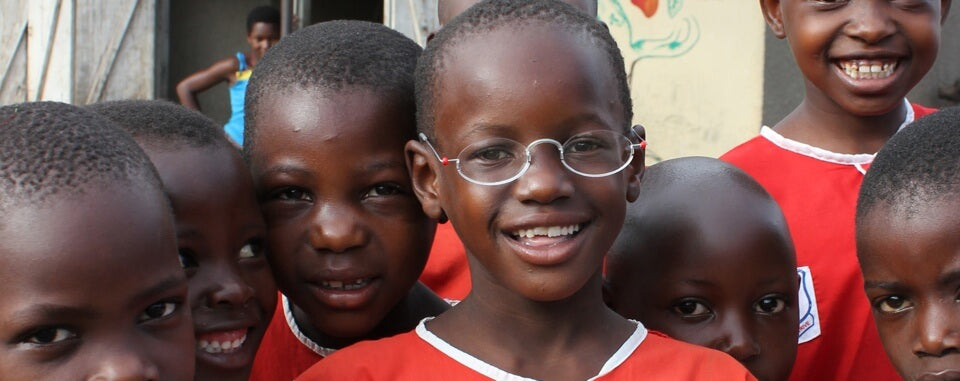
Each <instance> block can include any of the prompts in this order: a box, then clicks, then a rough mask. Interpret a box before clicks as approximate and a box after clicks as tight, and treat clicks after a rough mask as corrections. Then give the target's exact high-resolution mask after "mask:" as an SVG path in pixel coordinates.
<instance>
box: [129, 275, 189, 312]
mask: <svg viewBox="0 0 960 381" xmlns="http://www.w3.org/2000/svg"><path fill="white" fill-rule="evenodd" d="M186 285H187V279H186V277H185V276H184V275H183V274H182V273H181V274H176V275H171V276H169V277H167V278H164V279H163V280H161V281H159V282H157V283H155V284H153V285H152V286H150V287H147V288H145V289H143V290H141V291H139V292H137V293H136V294H134V295H133V297H131V298H130V301H131V302H130V303H131V304H134V305H139V304H141V303H142V302H143V301H144V300H147V299H153V298H155V297H156V296H157V295H159V294H162V293H165V292H167V291H170V290H171V289H176V288H178V287H186Z"/></svg>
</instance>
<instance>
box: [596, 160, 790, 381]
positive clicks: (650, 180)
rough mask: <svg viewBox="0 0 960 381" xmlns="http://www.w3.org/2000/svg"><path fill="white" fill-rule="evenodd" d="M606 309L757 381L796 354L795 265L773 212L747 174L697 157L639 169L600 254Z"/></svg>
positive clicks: (773, 378)
mask: <svg viewBox="0 0 960 381" xmlns="http://www.w3.org/2000/svg"><path fill="white" fill-rule="evenodd" d="M604 275H605V282H604V288H603V291H604V297H605V299H606V300H607V303H608V305H609V306H610V308H613V309H614V310H615V311H617V312H619V313H620V314H622V315H623V316H625V317H628V318H631V319H637V320H640V321H642V322H643V323H644V324H646V325H647V326H648V327H649V328H650V329H655V330H658V331H661V332H664V333H666V334H668V335H670V337H673V338H676V339H679V340H683V341H686V342H689V343H694V344H698V345H703V346H705V347H710V348H714V349H718V350H721V351H724V352H726V353H728V354H729V355H730V356H733V358H735V359H737V360H739V361H740V363H742V364H743V365H744V366H745V367H747V369H749V370H750V372H751V373H753V375H754V376H756V377H757V378H758V379H760V380H764V381H777V380H786V379H787V377H788V376H789V375H790V369H791V368H792V367H793V361H794V358H795V357H796V354H797V336H798V334H797V332H798V331H797V326H798V316H799V314H798V313H797V305H798V301H797V277H798V275H797V262H796V259H794V254H793V244H792V243H791V242H790V232H789V231H788V230H787V223H786V221H784V218H783V213H782V212H780V207H779V206H777V203H776V202H774V201H773V198H771V197H770V195H769V194H767V192H766V191H764V190H763V188H762V187H761V186H760V184H758V183H757V182H756V181H754V180H753V179H752V178H751V177H750V176H749V175H747V174H746V173H744V172H743V171H741V170H739V169H737V168H736V167H734V166H733V165H731V164H727V163H724V162H722V161H719V160H717V159H710V158H705V157H686V158H680V159H673V160H667V161H664V162H661V163H657V164H655V165H653V166H651V167H650V168H647V170H646V172H645V173H644V175H643V181H642V182H641V183H640V196H639V200H638V201H637V202H635V203H633V204H631V205H630V207H629V208H627V218H626V221H625V222H624V224H623V230H621V231H620V236H619V237H617V241H616V242H615V243H614V244H613V248H612V249H611V250H610V253H609V254H608V255H607V262H606V273H605V274H604Z"/></svg>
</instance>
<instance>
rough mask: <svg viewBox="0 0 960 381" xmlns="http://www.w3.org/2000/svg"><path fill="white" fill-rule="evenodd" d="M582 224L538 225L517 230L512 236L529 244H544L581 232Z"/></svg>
mask: <svg viewBox="0 0 960 381" xmlns="http://www.w3.org/2000/svg"><path fill="white" fill-rule="evenodd" d="M581 227H582V226H581V224H573V225H563V226H560V225H558V226H537V227H533V228H529V229H520V230H515V231H513V232H512V233H510V237H511V238H513V239H515V240H517V241H520V242H521V243H523V244H526V245H528V246H544V245H550V244H553V243H557V242H560V241H563V240H565V239H567V238H570V237H573V236H575V235H577V233H579V232H580V229H581Z"/></svg>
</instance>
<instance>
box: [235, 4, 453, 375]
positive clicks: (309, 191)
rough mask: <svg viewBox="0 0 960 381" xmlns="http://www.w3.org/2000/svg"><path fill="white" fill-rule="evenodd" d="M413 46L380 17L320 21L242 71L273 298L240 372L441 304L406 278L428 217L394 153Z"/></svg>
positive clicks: (405, 126) (424, 244)
mask: <svg viewBox="0 0 960 381" xmlns="http://www.w3.org/2000/svg"><path fill="white" fill-rule="evenodd" d="M420 51H421V49H420V47H419V46H417V44H416V43H414V42H413V41H411V40H410V39H408V38H406V37H404V36H403V35H401V34H400V33H398V32H395V31H393V30H390V29H389V28H387V27H385V26H383V25H379V24H373V23H367V22H360V21H332V22H327V23H321V24H318V25H314V26H311V27H308V28H304V29H301V30H300V31H297V32H296V33H294V34H291V35H290V36H288V37H285V38H284V39H283V40H282V41H280V43H279V44H277V46H275V47H273V48H271V49H270V50H269V51H267V53H266V55H265V56H264V57H263V60H261V61H260V64H259V65H258V66H257V68H256V69H254V73H253V77H252V78H251V80H250V81H251V82H250V88H249V92H248V96H247V114H246V115H247V122H248V123H247V127H248V128H247V130H246V132H245V133H246V139H245V141H246V142H247V144H245V145H244V146H243V150H244V154H245V156H246V158H247V160H248V162H249V164H250V170H251V172H252V174H253V181H254V187H255V188H256V191H257V194H258V197H259V200H260V208H261V210H262V211H263V214H264V219H265V221H266V224H267V252H268V253H269V254H268V256H267V258H268V260H269V262H270V265H271V268H272V270H273V273H274V276H275V278H276V281H277V286H278V287H279V288H280V291H281V292H282V295H281V296H280V301H279V303H278V305H277V310H276V312H275V314H274V319H273V322H272V323H271V324H270V326H269V327H268V328H267V333H266V335H265V336H264V338H263V342H262V344H261V346H260V350H259V352H258V353H257V357H256V359H255V360H254V366H253V371H252V374H251V379H252V380H291V379H293V378H294V377H296V376H297V375H299V374H300V373H301V372H303V371H304V370H306V369H307V368H309V367H310V366H311V365H313V363H315V362H317V361H318V360H320V359H322V358H324V357H326V356H328V355H330V354H331V353H333V352H334V351H335V350H337V349H339V348H342V347H345V346H347V345H350V344H353V343H355V342H357V341H360V340H367V339H377V338H382V337H387V336H391V335H395V334H398V333H401V332H406V331H409V330H411V329H413V328H414V327H416V325H417V323H418V322H419V321H420V320H421V319H422V318H424V317H427V316H434V315H437V314H439V313H440V312H443V311H445V310H446V309H447V308H448V307H449V305H447V303H446V302H444V300H443V299H441V298H439V297H438V296H436V295H435V294H433V293H432V292H431V291H430V290H429V289H427V288H426V287H425V286H423V285H422V284H420V283H418V282H417V277H419V276H420V272H421V271H422V270H423V266H424V263H425V262H426V260H427V254H428V253H429V250H430V244H431V240H432V239H433V233H434V229H435V228H436V225H437V222H436V220H435V219H432V218H429V217H427V216H426V215H425V214H424V212H423V209H422V208H421V206H420V203H419V202H418V200H417V198H416V196H415V195H414V193H413V187H412V185H411V182H410V175H409V173H408V172H407V166H406V163H405V161H404V154H403V148H404V144H405V143H406V142H407V141H408V140H411V139H415V138H416V119H415V116H414V111H415V109H416V107H415V105H414V100H413V82H414V81H413V72H414V69H415V66H416V61H417V56H418V55H419V53H420ZM321 362H322V361H321Z"/></svg>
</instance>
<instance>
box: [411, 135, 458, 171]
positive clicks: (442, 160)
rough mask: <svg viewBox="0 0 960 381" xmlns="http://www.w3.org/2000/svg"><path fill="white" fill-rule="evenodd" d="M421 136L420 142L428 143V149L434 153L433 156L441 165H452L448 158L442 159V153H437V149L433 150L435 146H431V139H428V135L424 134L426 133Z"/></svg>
mask: <svg viewBox="0 0 960 381" xmlns="http://www.w3.org/2000/svg"><path fill="white" fill-rule="evenodd" d="M419 135H420V141H421V142H424V143H426V144H427V147H430V150H431V151H433V156H436V157H437V160H439V161H440V164H443V165H448V164H450V161H451V160H450V159H448V158H447V157H446V156H444V157H440V153H439V152H437V149H436V148H433V144H430V139H427V135H426V134H424V133H422V132H421V133H420V134H419Z"/></svg>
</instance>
